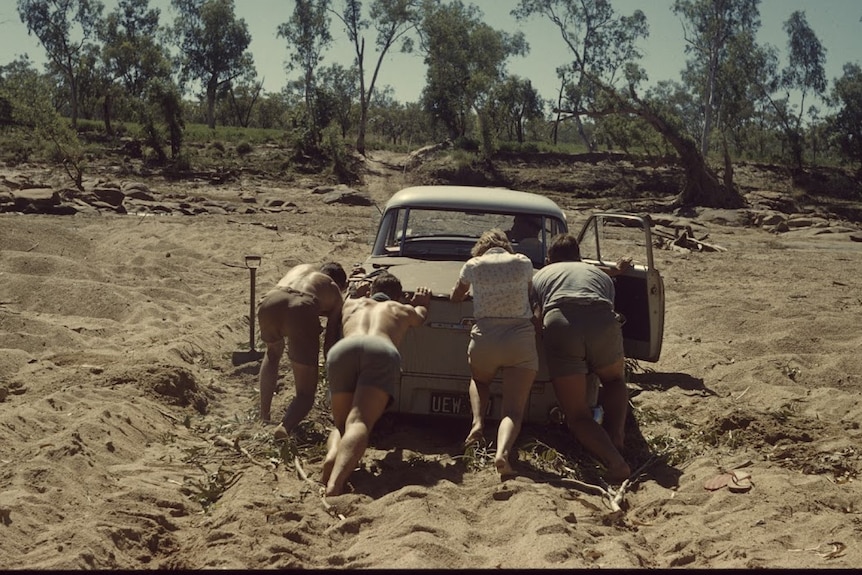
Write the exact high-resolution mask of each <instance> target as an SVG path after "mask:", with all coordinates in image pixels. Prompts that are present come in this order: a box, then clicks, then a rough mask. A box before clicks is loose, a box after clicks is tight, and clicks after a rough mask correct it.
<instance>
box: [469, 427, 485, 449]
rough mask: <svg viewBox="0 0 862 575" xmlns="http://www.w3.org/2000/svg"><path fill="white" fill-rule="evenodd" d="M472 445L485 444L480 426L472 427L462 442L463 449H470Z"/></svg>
mask: <svg viewBox="0 0 862 575" xmlns="http://www.w3.org/2000/svg"><path fill="white" fill-rule="evenodd" d="M474 443H480V444H481V443H485V435H484V433H483V430H482V427H481V426H473V428H472V429H471V430H470V433H469V434H468V435H467V439H465V440H464V447H470V446H471V445H473V444H474Z"/></svg>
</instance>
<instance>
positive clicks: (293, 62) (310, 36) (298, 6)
mask: <svg viewBox="0 0 862 575" xmlns="http://www.w3.org/2000/svg"><path fill="white" fill-rule="evenodd" d="M328 12H329V0H295V2H294V7H293V13H292V14H291V16H290V19H289V20H288V21H287V22H284V23H283V24H280V25H279V26H278V32H277V35H278V37H279V38H284V39H285V40H287V43H288V54H289V58H288V61H287V63H286V65H285V67H286V69H287V71H288V72H292V71H294V70H297V69H298V70H299V71H300V72H301V74H302V79H301V80H300V81H299V86H300V88H301V90H302V95H303V100H304V102H305V109H306V110H305V118H306V123H307V125H306V128H307V129H308V134H307V136H308V137H309V138H310V140H311V141H310V142H309V143H312V144H314V145H317V144H319V143H320V134H321V131H322V130H323V128H324V127H325V126H322V125H318V123H317V122H316V120H315V118H317V116H318V114H317V110H316V107H317V106H316V101H315V97H316V95H317V77H316V74H317V69H318V67H319V66H320V64H321V62H322V61H323V53H324V52H325V51H326V49H327V48H328V47H329V45H330V44H331V43H332V35H331V34H330V32H329V15H328Z"/></svg>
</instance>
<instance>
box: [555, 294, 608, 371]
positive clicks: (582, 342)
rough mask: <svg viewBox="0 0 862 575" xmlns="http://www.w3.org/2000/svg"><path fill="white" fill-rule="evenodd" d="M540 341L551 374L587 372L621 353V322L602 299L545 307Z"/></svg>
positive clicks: (605, 364) (603, 364)
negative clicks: (545, 311)
mask: <svg viewBox="0 0 862 575" xmlns="http://www.w3.org/2000/svg"><path fill="white" fill-rule="evenodd" d="M542 341H543V344H544V347H545V356H546V358H547V361H548V375H550V376H551V377H552V378H553V377H564V376H567V375H573V374H577V373H589V372H591V371H594V370H596V369H600V368H603V367H607V366H608V365H611V364H613V363H615V362H617V361H619V359H620V358H621V357H623V356H624V352H623V333H622V326H620V323H619V322H618V321H617V318H616V316H615V315H614V312H613V310H612V309H611V308H610V306H608V305H605V304H602V303H596V304H590V305H573V304H569V305H565V306H563V307H561V308H554V309H550V310H548V311H547V313H545V319H544V331H543V334H542Z"/></svg>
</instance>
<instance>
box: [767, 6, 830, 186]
mask: <svg viewBox="0 0 862 575" xmlns="http://www.w3.org/2000/svg"><path fill="white" fill-rule="evenodd" d="M784 31H785V32H787V36H788V40H787V47H788V64H787V66H786V67H785V68H784V69H783V70H782V72H781V79H780V82H779V86H780V87H781V88H782V89H784V90H786V92H785V96H784V98H783V100H781V101H776V100H774V99H772V98H770V99H769V101H770V103H771V104H772V105H773V107H774V109H775V112H776V115H777V116H778V118H779V120H780V122H781V126H782V128H783V130H784V133H785V134H786V136H787V139H788V141H789V144H790V153H791V155H792V159H793V164H794V167H795V168H797V169H801V168H802V152H803V149H804V133H805V126H804V123H803V115H804V114H805V113H806V112H809V113H812V114H816V109H811V110H806V109H805V98H806V96H807V95H808V94H809V93H811V94H812V95H813V96H814V97H822V96H823V95H824V94H825V93H826V88H827V86H828V84H827V82H826V71H825V65H826V48H824V47H823V44H821V42H820V40H819V39H818V38H817V35H816V34H815V33H814V30H812V29H811V27H810V26H809V25H808V21H807V20H806V18H805V12H800V11H798V10H797V11H796V12H793V13H792V14H791V15H790V18H788V20H787V21H786V22H785V23H784ZM791 91H795V92H797V93H798V95H799V104H798V107H797V109H796V111H795V114H794V110H793V107H792V106H791V105H789V101H790V92H791Z"/></svg>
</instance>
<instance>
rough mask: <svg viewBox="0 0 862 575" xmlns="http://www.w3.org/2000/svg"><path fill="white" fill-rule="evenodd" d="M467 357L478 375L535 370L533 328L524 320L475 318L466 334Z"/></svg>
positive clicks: (535, 357) (537, 360)
mask: <svg viewBox="0 0 862 575" xmlns="http://www.w3.org/2000/svg"><path fill="white" fill-rule="evenodd" d="M467 358H468V360H469V361H470V367H471V368H472V369H473V370H474V371H477V372H479V373H497V370H499V369H500V368H503V367H523V368H524V369H532V370H534V371H538V370H539V354H538V352H537V351H536V328H535V327H534V326H533V323H532V322H531V321H530V320H528V319H508V318H506V319H502V318H484V319H478V320H476V323H475V324H473V328H472V329H471V331H470V345H469V346H467Z"/></svg>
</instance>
